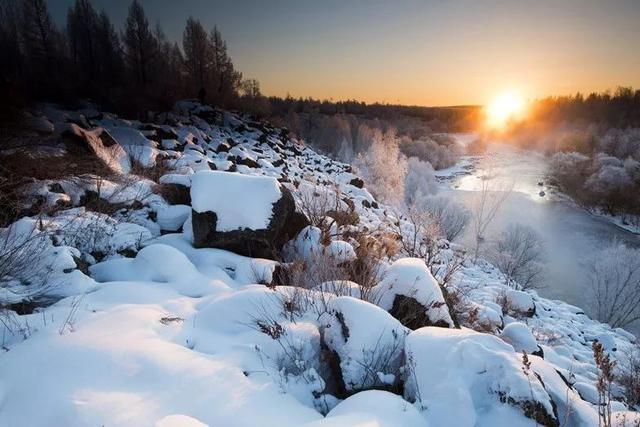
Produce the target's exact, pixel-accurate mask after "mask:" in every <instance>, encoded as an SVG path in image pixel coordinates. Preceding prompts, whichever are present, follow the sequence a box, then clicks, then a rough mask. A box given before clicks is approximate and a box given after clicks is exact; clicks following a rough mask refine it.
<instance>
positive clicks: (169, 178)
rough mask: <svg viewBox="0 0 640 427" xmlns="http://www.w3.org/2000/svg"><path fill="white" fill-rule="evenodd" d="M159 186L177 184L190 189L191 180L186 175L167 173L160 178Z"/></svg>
mask: <svg viewBox="0 0 640 427" xmlns="http://www.w3.org/2000/svg"><path fill="white" fill-rule="evenodd" d="M160 184H178V185H183V186H185V187H191V178H190V177H189V176H188V175H181V174H177V173H168V174H165V175H162V176H161V177H160Z"/></svg>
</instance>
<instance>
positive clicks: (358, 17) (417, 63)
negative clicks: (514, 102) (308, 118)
mask: <svg viewBox="0 0 640 427" xmlns="http://www.w3.org/2000/svg"><path fill="white" fill-rule="evenodd" d="M74 1H75V0H48V4H49V7H50V10H51V13H52V15H53V17H54V19H55V21H56V23H57V24H58V25H60V26H63V25H64V22H65V20H66V11H67V8H68V7H69V5H71V4H73V3H74ZM92 3H93V5H94V6H96V8H98V9H105V10H106V11H107V12H108V14H109V15H110V16H111V18H112V20H113V21H114V24H115V25H116V26H117V27H121V26H122V24H123V23H124V20H125V18H126V14H127V8H128V6H129V3H130V0H92ZM141 3H142V5H143V6H144V8H145V11H146V13H147V16H148V17H149V21H150V22H151V23H152V24H153V25H155V23H156V22H160V23H161V25H162V27H163V28H164V30H165V32H166V33H167V35H168V37H169V38H170V39H173V40H176V41H178V42H180V41H181V40H182V31H183V28H184V23H185V21H186V19H187V18H188V17H189V16H193V17H195V18H197V19H199V20H200V21H201V22H202V24H203V25H204V26H205V27H206V28H211V27H213V26H214V25H217V26H218V28H219V29H220V31H221V32H222V35H223V37H224V38H225V39H226V40H227V43H228V46H229V51H230V53H231V56H232V59H233V61H234V64H235V65H236V68H237V69H238V70H240V71H241V72H242V73H243V75H244V76H245V77H246V78H256V79H258V80H259V81H260V85H261V88H262V92H263V93H265V94H266V95H278V96H285V95H286V94H291V95H292V96H295V97H298V96H302V97H307V96H311V97H314V98H320V99H333V100H340V99H357V100H360V101H365V102H388V103H401V104H408V105H468V104H485V103H487V102H490V100H491V99H492V98H493V97H495V96H496V94H499V93H501V92H505V91H511V92H517V93H519V94H520V95H521V96H523V97H525V98H529V99H533V98H539V97H543V96H548V95H564V94H572V93H575V92H578V91H580V92H587V93H588V92H592V91H604V90H607V89H611V90H614V89H615V88H616V87H617V86H621V85H622V86H634V87H637V88H638V87H640V0H606V1H605V0H531V1H529V0H511V1H507V0H397V1H391V0H388V1H380V0H342V1H340V0H324V1H313V0H291V1H284V0H269V1H267V0H234V1H220V0H179V1H176V0H142V1H141Z"/></svg>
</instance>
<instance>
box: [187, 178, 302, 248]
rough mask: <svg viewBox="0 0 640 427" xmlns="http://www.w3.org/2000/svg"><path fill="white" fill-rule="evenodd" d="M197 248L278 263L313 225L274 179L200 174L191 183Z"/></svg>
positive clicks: (193, 228) (286, 191) (193, 223)
mask: <svg viewBox="0 0 640 427" xmlns="http://www.w3.org/2000/svg"><path fill="white" fill-rule="evenodd" d="M191 201H192V208H193V209H192V221H191V222H192V230H193V243H194V246H196V247H212V248H219V249H225V250H229V251H232V252H235V253H237V254H240V255H245V256H249V257H254V258H256V257H257V258H269V259H275V258H277V257H279V255H280V252H281V250H282V247H283V246H284V244H285V243H286V242H287V241H288V240H289V239H291V238H294V237H295V236H297V235H298V233H299V232H300V230H301V229H302V228H304V227H306V226H307V225H308V224H309V222H308V220H307V218H306V217H305V216H304V215H302V214H300V213H298V212H296V210H295V202H294V199H293V196H292V194H291V192H290V191H289V190H288V189H287V188H286V187H284V186H282V185H281V184H280V183H279V182H278V181H277V180H276V179H275V178H271V177H266V176H249V175H242V174H237V173H228V172H220V171H200V172H198V173H196V174H195V175H193V178H192V184H191Z"/></svg>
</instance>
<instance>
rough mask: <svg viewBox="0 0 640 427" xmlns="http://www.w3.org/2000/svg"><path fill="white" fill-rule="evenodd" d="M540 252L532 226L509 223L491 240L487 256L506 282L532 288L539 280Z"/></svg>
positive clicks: (540, 271) (540, 273)
mask: <svg viewBox="0 0 640 427" xmlns="http://www.w3.org/2000/svg"><path fill="white" fill-rule="evenodd" d="M544 252H545V251H544V245H543V243H542V239H541V238H540V236H539V235H538V233H536V231H535V230H534V229H533V228H531V227H529V226H526V225H523V224H511V225H509V226H508V227H507V228H506V229H505V230H504V231H503V232H502V233H500V235H499V236H498V238H497V239H496V240H495V241H494V242H492V244H491V247H490V249H489V251H488V257H489V259H490V260H491V262H492V263H493V264H494V265H495V266H496V267H498V269H500V271H501V272H502V273H503V274H504V276H505V277H506V279H507V284H509V285H510V286H514V287H518V288H520V289H532V288H538V287H540V286H541V285H542V283H543V278H544V270H545V267H544V263H543V261H544Z"/></svg>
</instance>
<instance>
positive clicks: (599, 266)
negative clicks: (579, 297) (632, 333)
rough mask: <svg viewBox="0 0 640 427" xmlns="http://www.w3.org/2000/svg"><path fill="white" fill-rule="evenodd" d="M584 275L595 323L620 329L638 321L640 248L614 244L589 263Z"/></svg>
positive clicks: (639, 313)
mask: <svg viewBox="0 0 640 427" xmlns="http://www.w3.org/2000/svg"><path fill="white" fill-rule="evenodd" d="M586 273H587V278H588V284H589V287H588V291H589V301H588V302H589V305H590V307H591V310H592V311H593V315H594V316H595V317H596V318H597V319H598V320H600V321H601V322H606V323H608V324H610V325H611V326H612V327H621V328H624V327H627V326H630V325H632V324H634V323H636V322H638V321H640V249H637V248H630V247H628V246H626V245H625V244H624V243H621V242H614V243H613V244H612V245H611V246H609V247H607V248H604V249H603V250H601V251H600V252H598V253H596V254H595V255H594V256H593V257H592V258H591V259H590V260H589V261H588V264H587V265H586Z"/></svg>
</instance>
